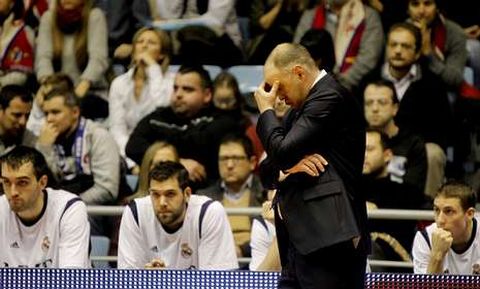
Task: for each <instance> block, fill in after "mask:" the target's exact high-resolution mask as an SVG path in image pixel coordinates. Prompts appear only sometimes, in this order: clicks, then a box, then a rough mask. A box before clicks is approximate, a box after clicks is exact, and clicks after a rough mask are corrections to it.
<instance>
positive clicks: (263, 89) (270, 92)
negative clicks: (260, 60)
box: [254, 81, 280, 113]
mask: <svg viewBox="0 0 480 289" xmlns="http://www.w3.org/2000/svg"><path fill="white" fill-rule="evenodd" d="M279 84H280V83H279V82H278V81H275V82H274V83H273V85H270V84H268V83H266V82H265V81H264V82H262V83H261V84H260V86H259V87H258V88H257V90H256V91H255V94H254V97H255V101H256V102H257V107H258V110H259V111H260V113H263V112H264V111H266V110H269V109H273V106H274V105H275V99H276V98H277V91H278V86H279Z"/></svg>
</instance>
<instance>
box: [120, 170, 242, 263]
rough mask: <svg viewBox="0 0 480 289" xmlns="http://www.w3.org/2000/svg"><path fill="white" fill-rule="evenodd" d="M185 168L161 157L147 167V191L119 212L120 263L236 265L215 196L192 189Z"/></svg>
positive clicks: (220, 207) (225, 219)
mask: <svg viewBox="0 0 480 289" xmlns="http://www.w3.org/2000/svg"><path fill="white" fill-rule="evenodd" d="M188 179H189V177H188V172H187V170H186V169H185V167H183V166H182V165H181V164H179V163H176V162H169V161H167V162H160V163H158V164H156V165H155V166H154V167H153V169H152V170H151V171H150V173H149V190H148V191H149V194H150V196H146V197H143V198H140V199H135V200H134V201H133V202H131V203H130V204H129V205H128V206H127V207H125V210H124V212H123V216H122V223H121V225H120V238H119V248H118V267H119V268H151V269H162V268H166V269H192V268H196V269H208V270H212V269H217V270H221V269H236V268H238V263H237V258H236V256H235V245H234V241H233V236H232V232H231V229H230V226H229V224H228V219H227V214H226V213H225V210H224V208H223V207H222V205H221V204H220V203H219V202H216V201H212V200H211V199H209V198H207V197H205V196H198V195H192V189H191V188H190V187H189V186H188Z"/></svg>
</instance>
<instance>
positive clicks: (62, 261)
mask: <svg viewBox="0 0 480 289" xmlns="http://www.w3.org/2000/svg"><path fill="white" fill-rule="evenodd" d="M0 161H1V164H2V165H1V166H2V169H1V180H2V186H3V190H4V191H5V195H4V196H1V197H0V246H1V248H2V250H0V267H37V268H39V267H41V268H43V267H53V268H65V267H70V268H71V267H76V268H85V267H89V266H90V265H89V260H88V244H89V239H90V226H89V224H88V218H87V208H86V206H85V204H84V203H83V202H82V201H81V200H80V198H78V197H77V196H76V195H74V194H72V193H68V192H66V191H63V190H54V189H51V188H47V183H48V181H49V180H48V166H47V163H46V162H45V159H44V157H43V156H42V154H41V153H39V152H38V151H36V150H35V149H33V148H28V147H25V146H17V147H15V148H14V149H12V150H11V151H10V152H9V153H7V154H6V155H4V156H2V157H1V159H0Z"/></svg>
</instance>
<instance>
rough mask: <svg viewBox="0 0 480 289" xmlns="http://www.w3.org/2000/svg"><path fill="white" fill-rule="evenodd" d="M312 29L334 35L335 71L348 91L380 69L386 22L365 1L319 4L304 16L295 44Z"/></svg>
mask: <svg viewBox="0 0 480 289" xmlns="http://www.w3.org/2000/svg"><path fill="white" fill-rule="evenodd" d="M327 3H328V5H327ZM311 28H314V29H322V28H323V29H326V30H327V31H328V32H330V34H331V35H332V38H333V39H334V45H333V46H334V49H335V68H334V70H333V72H334V73H336V74H338V79H339V81H340V82H341V83H342V84H343V85H344V86H345V87H347V88H348V89H351V90H353V89H356V88H357V86H358V85H359V84H360V81H361V80H362V78H363V77H364V76H365V75H367V74H368V73H369V72H371V71H372V70H373V69H374V68H375V67H376V66H377V64H378V62H379V60H380V56H381V54H382V48H383V42H384V37H383V28H382V23H381V21H380V17H379V15H378V13H377V11H375V10H374V9H373V8H370V7H369V6H367V5H365V4H363V3H362V1H361V0H341V1H328V2H327V1H317V4H315V6H314V7H313V8H311V9H308V10H306V11H305V12H304V13H303V15H302V18H301V19H300V22H299V23H298V27H297V30H296V32H295V39H294V41H295V42H296V43H299V42H300V39H301V38H302V36H303V35H304V34H305V32H307V31H308V30H309V29H311Z"/></svg>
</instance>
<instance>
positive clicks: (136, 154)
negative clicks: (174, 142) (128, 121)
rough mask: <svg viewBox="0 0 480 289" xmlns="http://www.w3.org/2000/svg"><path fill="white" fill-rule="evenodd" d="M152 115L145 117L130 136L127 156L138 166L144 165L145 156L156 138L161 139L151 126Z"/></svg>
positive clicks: (126, 151)
mask: <svg viewBox="0 0 480 289" xmlns="http://www.w3.org/2000/svg"><path fill="white" fill-rule="evenodd" d="M150 120H151V114H150V115H148V116H146V117H144V118H143V119H142V120H141V121H140V122H139V123H138V125H137V127H135V129H134V130H133V132H132V133H131V134H130V138H129V139H128V142H127V145H126V147H125V154H126V155H127V157H129V158H131V159H132V160H133V161H134V162H136V163H137V164H141V163H142V158H143V155H144V154H145V151H146V150H147V149H148V147H149V146H150V145H151V144H152V142H153V140H154V138H155V139H159V137H160V136H159V133H158V132H156V131H155V130H154V129H153V128H152V126H151V124H150Z"/></svg>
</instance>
